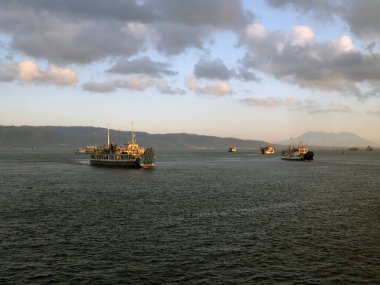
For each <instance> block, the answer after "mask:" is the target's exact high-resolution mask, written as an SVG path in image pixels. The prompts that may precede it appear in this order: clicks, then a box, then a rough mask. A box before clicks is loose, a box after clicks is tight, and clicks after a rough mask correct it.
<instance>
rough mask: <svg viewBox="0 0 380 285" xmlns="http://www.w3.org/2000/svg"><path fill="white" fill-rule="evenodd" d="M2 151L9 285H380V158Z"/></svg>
mask: <svg viewBox="0 0 380 285" xmlns="http://www.w3.org/2000/svg"><path fill="white" fill-rule="evenodd" d="M314 153H315V160H314V161H310V162H299V161H283V160H281V159H280V156H279V155H273V156H271V155H260V154H258V150H251V151H249V150H247V151H240V150H238V152H236V153H228V152H227V151H226V150H219V151H218V150H206V149H202V150H191V151H190V150H186V151H179V150H178V151H156V155H157V163H156V167H155V168H154V169H152V170H144V169H113V168H102V167H93V166H90V164H89V157H88V156H87V155H75V154H73V150H72V149H69V148H63V147H62V148H2V149H0V284H380V150H377V149H375V150H374V151H365V150H359V151H348V150H346V151H344V152H343V151H342V150H315V151H314Z"/></svg>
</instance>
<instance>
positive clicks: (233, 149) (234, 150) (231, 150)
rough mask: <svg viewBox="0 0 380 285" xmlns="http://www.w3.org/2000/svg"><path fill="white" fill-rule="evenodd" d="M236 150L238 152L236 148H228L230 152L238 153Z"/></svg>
mask: <svg viewBox="0 0 380 285" xmlns="http://www.w3.org/2000/svg"><path fill="white" fill-rule="evenodd" d="M236 150H237V148H236V146H230V147H229V148H228V152H236Z"/></svg>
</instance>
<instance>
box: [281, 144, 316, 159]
mask: <svg viewBox="0 0 380 285" xmlns="http://www.w3.org/2000/svg"><path fill="white" fill-rule="evenodd" d="M281 159H284V160H295V161H304V160H313V159H314V152H312V151H309V148H307V147H306V146H304V145H302V144H301V145H299V146H294V145H290V146H289V147H288V148H287V149H284V150H282V151H281Z"/></svg>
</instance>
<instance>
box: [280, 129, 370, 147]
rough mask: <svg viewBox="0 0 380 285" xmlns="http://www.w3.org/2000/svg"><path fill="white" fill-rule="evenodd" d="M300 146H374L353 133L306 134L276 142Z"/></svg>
mask: <svg viewBox="0 0 380 285" xmlns="http://www.w3.org/2000/svg"><path fill="white" fill-rule="evenodd" d="M291 143H293V144H300V143H303V144H305V145H309V146H323V147H366V146H368V145H376V143H374V142H371V141H369V140H367V139H365V138H362V137H359V136H358V135H356V134H354V133H349V132H341V133H324V132H307V133H304V134H303V135H301V136H298V137H295V138H292V139H288V140H284V141H281V142H278V144H282V145H288V144H291Z"/></svg>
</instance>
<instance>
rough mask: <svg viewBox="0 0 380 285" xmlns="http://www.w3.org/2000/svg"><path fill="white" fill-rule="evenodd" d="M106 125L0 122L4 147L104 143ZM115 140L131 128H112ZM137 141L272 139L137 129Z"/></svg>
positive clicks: (177, 144)
mask: <svg viewBox="0 0 380 285" xmlns="http://www.w3.org/2000/svg"><path fill="white" fill-rule="evenodd" d="M106 133H107V132H106V129H104V128H96V127H60V126H42V127H31V126H20V127H15V126H0V147H11V146H17V147H48V146H49V147H53V146H65V147H71V148H77V147H81V146H85V145H93V144H95V145H98V146H101V145H104V144H105V143H106ZM110 137H111V141H112V142H114V143H116V144H119V145H120V144H124V143H126V142H127V141H128V140H129V139H130V138H131V133H130V132H124V131H116V130H110ZM136 139H137V142H138V143H139V144H140V145H142V146H144V147H154V148H156V149H203V148H205V149H227V148H228V147H229V146H230V145H234V146H236V147H237V148H238V149H251V150H252V149H258V148H259V147H260V146H265V145H267V144H268V143H267V142H264V141H257V140H241V139H236V138H221V137H215V136H203V135H194V134H186V133H175V134H148V133H144V132H136Z"/></svg>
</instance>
